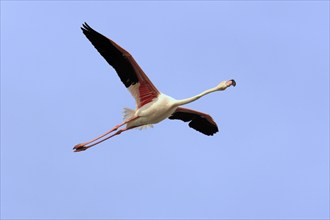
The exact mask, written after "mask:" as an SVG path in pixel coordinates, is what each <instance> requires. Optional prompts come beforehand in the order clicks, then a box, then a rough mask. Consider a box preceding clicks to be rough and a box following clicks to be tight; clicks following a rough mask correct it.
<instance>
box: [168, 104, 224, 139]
mask: <svg viewBox="0 0 330 220" xmlns="http://www.w3.org/2000/svg"><path fill="white" fill-rule="evenodd" d="M169 119H179V120H182V121H184V122H188V121H190V122H189V127H191V128H193V129H195V130H197V131H199V132H201V133H203V134H205V135H213V134H215V133H217V132H218V131H219V129H218V126H217V124H216V123H215V122H214V121H213V119H212V117H211V116H210V115H208V114H205V113H202V112H198V111H194V110H191V109H187V108H181V107H179V108H177V109H176V111H175V112H174V113H173V114H172V115H171V116H170V117H169Z"/></svg>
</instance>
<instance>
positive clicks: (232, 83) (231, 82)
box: [226, 79, 236, 87]
mask: <svg viewBox="0 0 330 220" xmlns="http://www.w3.org/2000/svg"><path fill="white" fill-rule="evenodd" d="M229 86H234V87H235V86H236V81H235V80H233V79H231V80H228V81H227V82H226V87H229Z"/></svg>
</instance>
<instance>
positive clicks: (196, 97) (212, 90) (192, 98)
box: [175, 87, 218, 106]
mask: <svg viewBox="0 0 330 220" xmlns="http://www.w3.org/2000/svg"><path fill="white" fill-rule="evenodd" d="M215 91H218V88H216V87H214V88H211V89H208V90H205V91H204V92H202V93H200V94H198V95H195V96H193V97H190V98H186V99H180V100H177V101H176V102H175V106H181V105H185V104H188V103H191V102H193V101H196V100H197V99H199V98H201V97H203V96H205V95H207V94H209V93H211V92H215Z"/></svg>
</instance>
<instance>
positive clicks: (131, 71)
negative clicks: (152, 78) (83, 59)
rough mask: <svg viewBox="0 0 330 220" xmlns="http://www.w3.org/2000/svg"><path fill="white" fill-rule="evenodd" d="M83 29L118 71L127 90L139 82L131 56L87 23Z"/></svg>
mask: <svg viewBox="0 0 330 220" xmlns="http://www.w3.org/2000/svg"><path fill="white" fill-rule="evenodd" d="M81 29H82V31H83V33H84V34H85V36H86V37H87V38H88V40H89V41H90V42H91V43H92V44H93V45H94V47H95V48H96V49H97V51H98V52H99V53H100V54H101V55H102V56H103V57H104V59H105V60H106V61H107V62H108V63H109V64H110V65H111V66H112V67H113V68H114V69H115V70H116V72H117V74H118V76H119V77H120V80H121V81H122V82H123V83H124V85H125V87H126V88H128V87H129V86H130V85H134V84H135V83H137V82H138V81H139V80H138V76H137V75H136V72H135V68H134V66H133V64H132V62H131V55H130V54H129V53H128V52H127V51H126V50H124V49H123V48H121V47H120V46H119V45H117V44H116V43H115V42H113V41H112V40H110V39H109V38H107V37H105V36H103V35H102V34H100V33H98V32H97V31H95V30H94V29H93V28H91V27H90V26H89V25H88V24H87V23H86V22H85V23H84V24H83V27H82V28H81Z"/></svg>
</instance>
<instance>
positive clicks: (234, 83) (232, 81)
mask: <svg viewBox="0 0 330 220" xmlns="http://www.w3.org/2000/svg"><path fill="white" fill-rule="evenodd" d="M230 81H231V84H232V85H233V86H234V87H235V86H236V81H235V80H233V79H231V80H230Z"/></svg>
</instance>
